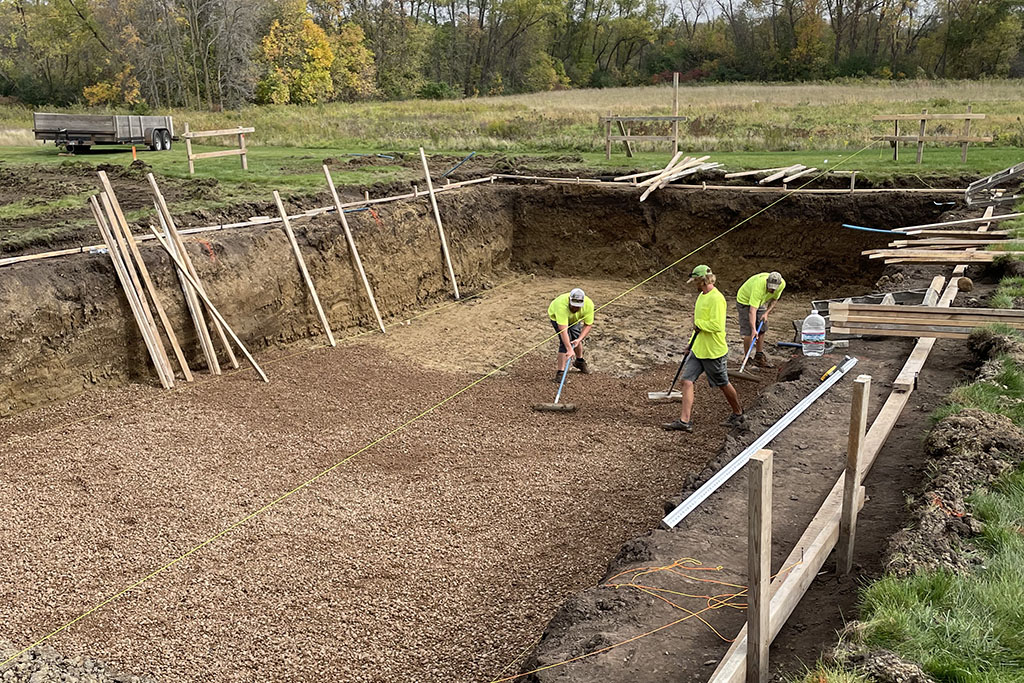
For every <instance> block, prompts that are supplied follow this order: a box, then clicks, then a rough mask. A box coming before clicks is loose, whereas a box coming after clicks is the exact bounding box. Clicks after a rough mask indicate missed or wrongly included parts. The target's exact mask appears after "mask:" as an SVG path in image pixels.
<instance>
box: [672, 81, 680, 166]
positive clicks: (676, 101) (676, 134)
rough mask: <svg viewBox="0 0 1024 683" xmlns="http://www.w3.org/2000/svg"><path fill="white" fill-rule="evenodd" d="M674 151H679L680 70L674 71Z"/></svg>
mask: <svg viewBox="0 0 1024 683" xmlns="http://www.w3.org/2000/svg"><path fill="white" fill-rule="evenodd" d="M672 119H673V120H672V153H673V154H675V153H676V152H678V151H679V72H678V71H674V72H672Z"/></svg>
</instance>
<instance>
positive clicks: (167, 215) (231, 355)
mask: <svg viewBox="0 0 1024 683" xmlns="http://www.w3.org/2000/svg"><path fill="white" fill-rule="evenodd" d="M146 179H147V180H149V186H150V189H151V190H152V191H153V196H154V197H155V198H156V200H157V202H158V203H159V204H160V211H161V212H162V213H163V214H164V219H165V220H166V221H167V229H168V230H169V231H170V233H171V239H173V240H174V246H175V249H176V251H177V252H178V255H179V256H180V257H181V260H182V262H183V263H184V264H185V265H186V266H187V267H188V269H189V274H190V275H191V276H192V279H193V280H195V281H196V282H198V283H200V284H199V285H198V286H197V287H196V293H197V294H199V295H200V298H201V299H203V300H204V301H205V300H207V296H206V290H204V289H203V285H202V283H201V281H200V280H199V274H198V273H197V272H196V269H195V266H194V265H192V259H191V258H189V255H188V252H187V251H185V243H184V242H182V241H181V235H179V234H178V228H177V226H175V225H174V218H173V217H171V211H170V209H168V208H167V202H166V201H164V196H163V194H162V193H161V192H160V188H159V187H158V186H157V184H156V178H154V177H153V174H152V173H147V174H146ZM213 330H214V332H216V333H217V336H218V337H219V338H220V343H221V344H222V345H223V346H224V350H225V351H226V352H227V354H228V361H230V363H231V367H232V368H234V369H236V370H237V369H238V359H237V358H235V352H234V351H233V350H232V349H231V344H229V343H228V338H227V337H226V336H224V329H223V328H222V327H221V324H220V322H219V321H218V319H217V317H216V316H214V320H213Z"/></svg>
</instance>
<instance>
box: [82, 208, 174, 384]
mask: <svg viewBox="0 0 1024 683" xmlns="http://www.w3.org/2000/svg"><path fill="white" fill-rule="evenodd" d="M89 206H90V208H91V209H92V214H93V218H94V219H95V221H96V225H97V226H98V227H99V230H100V236H101V237H102V238H103V243H104V245H106V247H107V253H108V254H109V256H110V261H111V263H113V265H114V272H115V273H116V275H117V280H118V282H120V283H121V289H122V290H123V291H124V295H125V298H127V299H128V307H129V308H130V309H131V311H132V316H133V317H134V318H135V324H136V326H137V327H138V328H139V334H141V335H142V341H143V343H144V344H145V345H146V351H147V352H148V353H149V359H150V361H151V362H152V363H153V367H154V368H155V369H156V374H157V376H158V377H159V378H160V385H161V386H163V388H164V389H170V388H171V386H172V384H171V382H170V381H168V378H167V377H166V376H165V374H164V371H163V368H162V367H161V364H160V358H159V355H158V353H157V349H156V345H155V344H154V342H153V338H152V336H151V330H150V328H149V327H148V326H147V324H146V321H145V318H144V317H143V315H142V310H141V307H140V302H139V300H138V297H137V296H136V294H135V292H134V291H133V290H132V283H131V280H130V279H129V278H128V272H127V271H126V270H125V267H124V263H123V262H122V260H121V254H119V253H118V250H117V242H116V241H115V240H114V236H113V235H112V234H110V230H109V227H108V225H107V221H106V218H104V216H103V212H102V211H101V209H100V205H99V202H97V201H96V197H95V195H94V196H91V197H89Z"/></svg>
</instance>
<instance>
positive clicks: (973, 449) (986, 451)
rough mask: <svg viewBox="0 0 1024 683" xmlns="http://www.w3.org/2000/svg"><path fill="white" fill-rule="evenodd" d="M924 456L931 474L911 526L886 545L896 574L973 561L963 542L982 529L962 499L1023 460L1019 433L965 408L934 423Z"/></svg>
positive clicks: (1004, 421)
mask: <svg viewBox="0 0 1024 683" xmlns="http://www.w3.org/2000/svg"><path fill="white" fill-rule="evenodd" d="M925 453H926V454H927V455H928V456H929V457H930V458H932V469H933V471H935V472H936V473H937V474H936V476H935V477H934V478H933V479H932V480H931V481H929V482H928V483H927V484H926V485H925V487H924V491H923V492H922V493H921V494H920V496H919V497H918V500H917V508H916V510H915V511H914V513H913V515H912V519H913V523H912V526H910V527H909V528H907V529H904V530H902V531H900V532H899V533H897V534H896V535H895V536H893V538H892V539H891V541H890V543H889V550H888V554H889V560H888V563H887V565H886V569H887V570H888V571H889V572H890V573H892V574H894V575H896V576H907V575H909V574H912V573H914V572H915V571H917V570H919V569H925V570H932V569H949V570H953V571H962V570H964V569H967V568H969V567H970V566H972V565H974V564H976V563H977V562H978V561H979V560H978V558H977V557H976V556H974V555H973V554H972V553H971V552H969V551H966V549H965V547H964V543H963V541H964V539H967V538H971V537H973V536H976V535H977V534H979V533H981V530H982V527H981V523H980V522H978V520H977V519H975V518H974V516H973V515H972V514H971V512H970V510H969V508H968V506H967V497H968V496H970V494H971V493H972V492H974V491H975V490H977V489H978V488H979V487H984V486H986V485H988V484H990V483H992V482H993V481H995V480H996V479H997V478H998V477H999V476H1000V475H1002V474H1003V473H1005V472H1007V471H1009V470H1010V469H1012V468H1013V467H1014V466H1015V465H1016V464H1017V463H1019V462H1021V460H1022V459H1024V432H1022V431H1021V430H1020V429H1019V428H1018V427H1017V426H1016V425H1015V424H1014V423H1013V422H1012V421H1011V420H1010V419H1009V418H1007V417H1004V416H1002V415H995V414H992V413H986V412H983V411H979V410H965V411H963V412H961V413H958V414H956V415H951V416H950V417H947V418H945V419H944V420H942V421H941V422H939V423H938V424H937V425H935V428H934V429H932V431H931V432H930V433H929V435H928V438H927V439H926V441H925Z"/></svg>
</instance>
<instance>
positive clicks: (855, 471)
mask: <svg viewBox="0 0 1024 683" xmlns="http://www.w3.org/2000/svg"><path fill="white" fill-rule="evenodd" d="M870 399H871V375H860V376H859V377H857V379H855V380H854V381H853V402H852V403H851V405H850V436H849V440H848V442H847V446H846V479H845V481H844V482H843V508H842V515H841V517H840V518H839V548H838V552H837V553H836V573H837V574H849V573H850V570H851V569H853V546H854V537H855V536H856V533H857V499H858V495H857V493H858V489H859V488H860V476H861V460H862V457H861V456H862V454H863V452H864V445H863V444H864V435H865V430H866V429H867V424H868V403H869V401H870Z"/></svg>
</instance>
